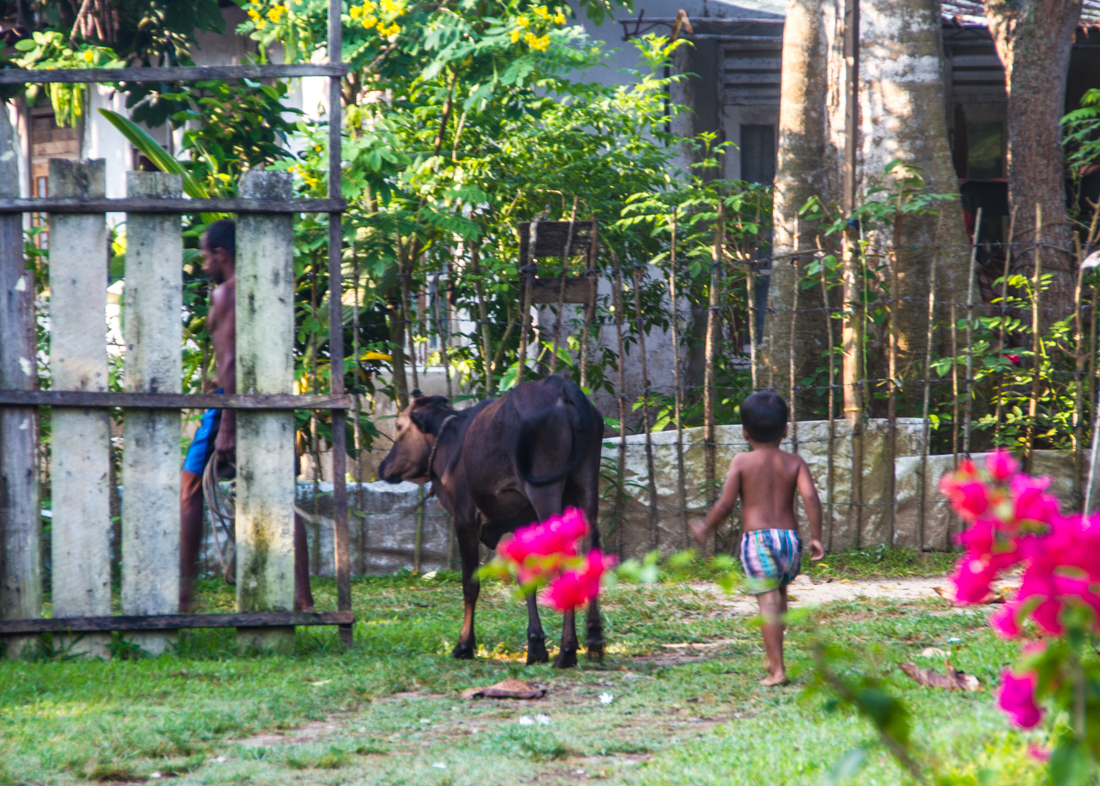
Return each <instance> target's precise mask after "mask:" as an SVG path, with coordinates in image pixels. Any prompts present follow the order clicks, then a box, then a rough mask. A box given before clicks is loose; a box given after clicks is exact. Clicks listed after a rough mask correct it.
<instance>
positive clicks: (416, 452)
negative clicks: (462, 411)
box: [378, 390, 454, 483]
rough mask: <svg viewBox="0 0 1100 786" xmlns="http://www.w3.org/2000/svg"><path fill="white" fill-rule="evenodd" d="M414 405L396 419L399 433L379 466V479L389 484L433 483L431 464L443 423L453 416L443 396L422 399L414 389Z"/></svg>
mask: <svg viewBox="0 0 1100 786" xmlns="http://www.w3.org/2000/svg"><path fill="white" fill-rule="evenodd" d="M413 395H414V396H415V398H413V400H412V403H411V404H409V406H407V407H405V410H404V411H403V412H402V413H401V414H400V415H398V416H397V434H396V436H395V437H394V441H393V447H392V448H390V452H389V455H387V456H386V458H385V459H383V460H382V463H381V464H379V465H378V477H380V478H382V480H384V481H386V482H387V483H400V482H401V481H403V480H409V481H412V482H413V483H427V482H428V481H429V480H430V477H429V467H428V461H429V459H430V458H431V455H432V448H433V447H434V446H435V439H436V434H438V433H439V427H440V424H441V423H442V422H443V420H444V419H446V418H447V416H448V415H453V414H454V410H452V409H451V408H450V407H449V406H448V405H447V399H446V398H444V397H443V396H422V395H420V391H419V390H414V391H413Z"/></svg>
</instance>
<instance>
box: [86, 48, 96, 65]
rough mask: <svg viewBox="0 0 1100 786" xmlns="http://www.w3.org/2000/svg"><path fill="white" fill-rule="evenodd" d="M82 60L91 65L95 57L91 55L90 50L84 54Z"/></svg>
mask: <svg viewBox="0 0 1100 786" xmlns="http://www.w3.org/2000/svg"><path fill="white" fill-rule="evenodd" d="M84 59H85V60H86V61H88V62H89V63H91V62H92V61H93V60H95V55H94V54H92V50H91V49H89V50H88V51H87V52H85V53H84Z"/></svg>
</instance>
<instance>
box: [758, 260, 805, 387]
mask: <svg viewBox="0 0 1100 786" xmlns="http://www.w3.org/2000/svg"><path fill="white" fill-rule="evenodd" d="M745 286H746V288H747V289H748V298H747V299H748V304H747V305H748V307H749V308H748V311H749V367H750V370H751V372H752V389H753V392H756V390H757V389H758V388H759V383H758V382H757V379H756V268H755V267H753V264H752V260H748V261H747V262H746V263H745ZM796 291H797V287H796ZM796 297H797V296H796ZM792 406H793V404H792Z"/></svg>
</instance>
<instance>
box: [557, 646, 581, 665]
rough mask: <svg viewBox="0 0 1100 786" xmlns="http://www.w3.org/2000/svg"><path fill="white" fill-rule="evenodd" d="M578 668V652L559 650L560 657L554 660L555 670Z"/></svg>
mask: <svg viewBox="0 0 1100 786" xmlns="http://www.w3.org/2000/svg"><path fill="white" fill-rule="evenodd" d="M576 667H577V651H576V650H559V651H558V657H556V658H554V668H555V669H575V668H576Z"/></svg>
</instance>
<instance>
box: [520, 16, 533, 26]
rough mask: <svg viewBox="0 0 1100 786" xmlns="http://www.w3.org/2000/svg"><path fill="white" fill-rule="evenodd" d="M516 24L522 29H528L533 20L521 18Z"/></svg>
mask: <svg viewBox="0 0 1100 786" xmlns="http://www.w3.org/2000/svg"><path fill="white" fill-rule="evenodd" d="M516 24H517V25H519V26H520V27H528V26H529V25H530V24H531V20H530V19H528V18H527V17H525V16H521V17H520V18H519V19H517V20H516Z"/></svg>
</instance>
